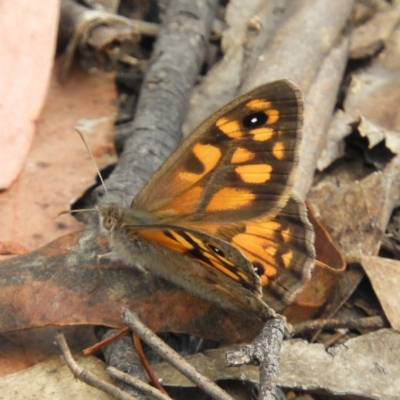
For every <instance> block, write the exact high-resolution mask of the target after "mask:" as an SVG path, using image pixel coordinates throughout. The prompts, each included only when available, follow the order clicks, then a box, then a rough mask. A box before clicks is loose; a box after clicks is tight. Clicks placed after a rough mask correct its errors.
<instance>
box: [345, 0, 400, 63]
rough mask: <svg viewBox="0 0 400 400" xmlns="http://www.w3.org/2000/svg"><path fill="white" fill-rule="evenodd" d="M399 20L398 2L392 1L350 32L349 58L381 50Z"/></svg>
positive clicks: (399, 8)
mask: <svg viewBox="0 0 400 400" xmlns="http://www.w3.org/2000/svg"><path fill="white" fill-rule="evenodd" d="M399 22H400V3H399V2H398V1H393V2H392V3H391V4H390V5H389V6H388V7H387V8H386V9H383V10H382V11H381V12H378V13H376V14H375V15H374V16H373V17H372V18H371V19H370V20H369V21H367V22H366V23H365V24H363V25H360V26H358V27H356V28H355V29H354V31H353V32H352V40H351V47H350V57H351V58H355V59H357V58H365V57H370V56H372V55H374V54H375V53H377V52H378V51H379V50H381V49H382V48H383V47H384V46H385V44H386V42H387V41H388V39H389V37H390V35H391V34H392V32H393V30H394V29H395V28H396V26H397V25H398V24H399Z"/></svg>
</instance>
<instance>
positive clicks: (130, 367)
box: [97, 328, 149, 400]
mask: <svg viewBox="0 0 400 400" xmlns="http://www.w3.org/2000/svg"><path fill="white" fill-rule="evenodd" d="M103 329H104V328H103ZM129 331H130V330H129ZM97 333H98V337H101V339H107V338H109V337H114V333H115V331H114V330H113V329H108V330H105V332H103V333H102V329H101V328H100V329H99V330H98V331H97ZM103 355H104V359H105V361H106V363H107V365H108V366H110V367H114V368H116V369H118V370H119V371H122V372H124V373H126V374H129V375H131V376H134V377H135V378H136V379H140V380H141V381H142V382H146V383H148V382H149V378H148V376H147V375H146V373H145V371H144V370H143V367H142V364H141V362H140V359H139V357H138V355H137V353H136V351H135V349H134V347H133V344H132V338H131V335H130V332H129V335H127V336H124V337H122V338H120V339H119V340H117V341H115V342H112V343H110V344H109V345H108V346H106V347H105V348H103ZM114 383H115V386H117V387H118V388H119V389H121V390H123V391H124V392H126V393H129V394H130V395H131V396H134V397H137V398H138V399H140V400H145V399H147V398H148V396H147V395H145V394H144V393H142V392H141V391H140V390H139V389H137V388H136V387H133V386H130V385H128V384H126V383H125V382H123V381H119V380H116V381H115V382H114Z"/></svg>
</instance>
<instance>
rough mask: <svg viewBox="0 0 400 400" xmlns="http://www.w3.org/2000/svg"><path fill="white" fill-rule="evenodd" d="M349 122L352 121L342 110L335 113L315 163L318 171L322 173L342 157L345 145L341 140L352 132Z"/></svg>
mask: <svg viewBox="0 0 400 400" xmlns="http://www.w3.org/2000/svg"><path fill="white" fill-rule="evenodd" d="M350 122H352V119H351V118H349V116H348V115H347V114H346V113H344V112H343V111H342V110H337V111H336V113H335V115H334V116H333V118H332V121H331V123H330V126H329V129H328V132H327V141H326V143H325V146H324V148H323V149H322V152H321V155H320V156H319V158H318V161H317V168H318V170H319V171H323V170H324V169H325V168H327V167H329V166H330V165H331V164H332V163H333V162H334V161H336V160H337V159H339V158H341V157H343V156H344V154H345V143H344V141H343V139H344V138H345V137H346V136H348V135H349V134H350V133H351V131H352V128H351V126H350V125H349V124H350Z"/></svg>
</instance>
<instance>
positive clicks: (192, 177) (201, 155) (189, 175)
mask: <svg viewBox="0 0 400 400" xmlns="http://www.w3.org/2000/svg"><path fill="white" fill-rule="evenodd" d="M192 153H193V154H194V155H195V156H196V158H197V159H198V160H199V161H200V162H201V163H202V164H203V166H204V170H203V171H202V172H201V173H200V174H195V173H193V172H187V171H181V172H179V174H178V175H177V176H178V179H180V180H182V181H185V182H189V183H191V184H193V183H196V182H198V181H199V180H200V179H201V178H202V177H203V176H204V175H206V174H207V173H208V172H210V171H211V170H212V169H213V168H214V167H215V166H216V165H217V163H218V161H219V159H220V158H221V150H220V149H219V148H218V147H215V146H212V145H211V144H201V143H197V144H196V145H195V146H194V147H193V150H192Z"/></svg>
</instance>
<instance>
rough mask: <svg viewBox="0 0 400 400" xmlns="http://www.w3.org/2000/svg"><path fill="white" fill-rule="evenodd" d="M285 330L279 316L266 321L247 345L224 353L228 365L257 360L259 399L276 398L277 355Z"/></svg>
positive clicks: (268, 399)
mask: <svg viewBox="0 0 400 400" xmlns="http://www.w3.org/2000/svg"><path fill="white" fill-rule="evenodd" d="M284 332H285V321H284V320H283V319H282V318H281V317H276V318H272V319H270V320H269V321H267V322H266V323H265V325H264V327H263V329H262V331H261V333H260V334H259V335H258V336H257V337H256V338H255V339H254V341H253V343H252V344H251V345H249V346H244V347H242V349H240V350H238V351H233V352H229V353H227V355H226V358H227V362H228V365H230V366H240V365H243V364H251V363H254V362H257V364H259V365H260V394H259V397H258V399H259V400H275V399H276V380H277V375H278V372H279V355H280V350H281V345H282V341H283V335H284Z"/></svg>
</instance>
